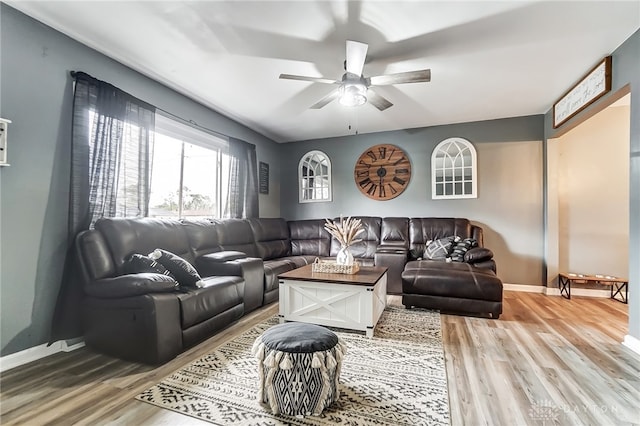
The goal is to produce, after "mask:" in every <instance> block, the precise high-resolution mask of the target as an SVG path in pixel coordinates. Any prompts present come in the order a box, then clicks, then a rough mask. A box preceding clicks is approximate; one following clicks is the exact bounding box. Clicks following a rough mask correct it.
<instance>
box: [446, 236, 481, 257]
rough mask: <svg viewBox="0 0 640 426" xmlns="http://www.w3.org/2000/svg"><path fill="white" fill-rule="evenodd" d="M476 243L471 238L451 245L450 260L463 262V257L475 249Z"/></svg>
mask: <svg viewBox="0 0 640 426" xmlns="http://www.w3.org/2000/svg"><path fill="white" fill-rule="evenodd" d="M477 246H478V242H477V241H476V240H474V239H473V238H465V239H464V240H461V241H458V242H457V243H455V244H454V245H453V249H452V250H451V260H452V261H454V262H464V255H465V254H466V253H467V251H469V250H470V249H472V248H474V247H477Z"/></svg>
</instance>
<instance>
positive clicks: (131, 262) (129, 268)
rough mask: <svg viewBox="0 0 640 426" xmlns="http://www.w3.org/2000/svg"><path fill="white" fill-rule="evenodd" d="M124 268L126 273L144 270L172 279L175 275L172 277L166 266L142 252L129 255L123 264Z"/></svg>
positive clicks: (138, 272)
mask: <svg viewBox="0 0 640 426" xmlns="http://www.w3.org/2000/svg"><path fill="white" fill-rule="evenodd" d="M124 269H125V272H126V273H128V274H140V273H145V272H146V273H152V274H162V275H166V276H168V277H171V278H173V279H174V280H175V279H176V277H174V276H173V274H172V273H171V272H169V270H168V269H167V268H165V267H164V266H162V264H161V263H158V262H156V261H155V260H153V259H151V258H150V257H148V256H145V255H143V254H137V253H136V254H132V255H131V256H129V258H128V259H127V262H126V263H125V265H124Z"/></svg>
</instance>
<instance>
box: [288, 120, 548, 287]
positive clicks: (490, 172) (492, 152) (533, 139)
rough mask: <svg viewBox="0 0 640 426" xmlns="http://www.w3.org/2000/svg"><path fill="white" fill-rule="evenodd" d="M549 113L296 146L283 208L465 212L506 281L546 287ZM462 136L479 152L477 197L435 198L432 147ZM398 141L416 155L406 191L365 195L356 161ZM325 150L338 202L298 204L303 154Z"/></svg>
mask: <svg viewBox="0 0 640 426" xmlns="http://www.w3.org/2000/svg"><path fill="white" fill-rule="evenodd" d="M543 128H544V127H543V116H542V115H538V116H529V117H518V118H510V119H502V120H491V121H483V122H476V123H464V124H452V125H447V126H436V127H429V128H420V129H409V130H402V131H395V132H383V133H372V134H360V135H356V136H348V137H338V138H329V139H318V140H310V141H303V142H296V143H290V144H286V145H285V149H283V150H282V157H283V164H284V165H285V166H284V167H283V169H282V172H281V180H282V182H287V184H288V185H289V186H288V187H287V190H286V191H284V192H283V193H282V196H281V200H282V205H281V212H282V215H283V216H284V217H286V218H287V219H308V218H325V217H336V216H338V215H340V214H344V215H345V216H348V215H369V216H381V217H385V216H409V217H411V216H413V217H428V216H435V217H466V218H468V219H470V220H471V221H472V222H474V223H476V224H478V225H481V226H482V227H483V228H484V230H485V245H486V246H487V247H489V248H491V249H492V250H493V251H494V253H495V257H496V261H497V263H498V275H499V276H500V277H501V278H502V280H503V281H504V282H506V283H511V284H530V285H543V254H544V252H543V235H544V233H543V205H542V200H543V197H542V191H543V187H542V181H543V179H542V171H543V165H542V140H543ZM452 136H460V137H464V138H466V139H468V140H469V141H471V143H473V144H474V146H475V148H476V151H477V153H478V198H477V199H466V200H432V199H431V152H432V151H433V148H434V147H435V146H436V145H437V144H438V143H439V142H441V141H442V140H444V139H446V138H449V137H452ZM382 143H391V144H395V145H397V146H399V147H400V148H402V149H403V150H404V151H405V152H406V153H407V154H408V156H409V158H410V160H411V165H412V177H411V182H410V183H409V185H408V187H407V189H406V190H405V191H404V192H403V193H402V194H401V195H400V196H399V197H397V198H395V199H392V200H389V201H375V200H371V199H369V198H367V197H365V196H364V195H362V194H361V193H360V191H359V190H358V188H357V187H356V184H355V182H354V177H353V168H354V165H355V162H356V159H357V158H358V157H359V156H360V154H362V153H363V152H364V151H365V150H366V149H367V148H369V147H370V146H372V145H376V144H382ZM313 149H319V150H321V151H323V152H325V153H326V154H327V155H328V156H329V158H330V159H331V162H332V180H333V201H332V202H327V203H308V204H300V203H298V195H297V187H296V182H297V179H298V177H297V173H298V162H299V161H300V158H301V157H302V156H303V155H304V154H305V153H306V152H308V151H310V150H313Z"/></svg>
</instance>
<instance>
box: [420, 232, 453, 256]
mask: <svg viewBox="0 0 640 426" xmlns="http://www.w3.org/2000/svg"><path fill="white" fill-rule="evenodd" d="M456 239H459V237H454V236H451V237H444V238H440V239H439V240H433V241H432V240H429V241H427V244H426V246H425V249H424V258H425V259H430V260H444V259H446V258H447V257H448V256H449V254H451V250H452V248H453V243H454V242H455V241H457V240H456Z"/></svg>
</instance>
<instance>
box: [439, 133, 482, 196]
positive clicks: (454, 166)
mask: <svg viewBox="0 0 640 426" xmlns="http://www.w3.org/2000/svg"><path fill="white" fill-rule="evenodd" d="M477 180H478V178H477V165H476V149H475V148H474V147H473V145H471V142H469V141H468V140H466V139H463V138H449V139H445V140H443V141H442V142H440V143H439V144H438V145H437V146H436V147H435V148H434V150H433V154H431V198H433V199H434V200H436V199H445V198H477V197H478V193H477V183H478V182H477Z"/></svg>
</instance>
